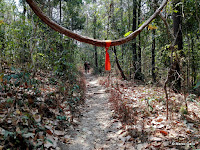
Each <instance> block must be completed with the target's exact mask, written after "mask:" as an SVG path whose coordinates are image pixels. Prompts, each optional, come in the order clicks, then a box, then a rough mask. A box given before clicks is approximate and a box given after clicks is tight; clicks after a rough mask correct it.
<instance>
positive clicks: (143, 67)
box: [0, 0, 200, 147]
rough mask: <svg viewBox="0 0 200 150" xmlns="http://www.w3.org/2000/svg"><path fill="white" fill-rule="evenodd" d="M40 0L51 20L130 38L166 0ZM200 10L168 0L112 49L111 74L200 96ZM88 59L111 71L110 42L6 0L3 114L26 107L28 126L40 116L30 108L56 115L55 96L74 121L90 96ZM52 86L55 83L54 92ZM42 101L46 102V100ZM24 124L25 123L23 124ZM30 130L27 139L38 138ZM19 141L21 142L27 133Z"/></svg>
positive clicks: (0, 49)
mask: <svg viewBox="0 0 200 150" xmlns="http://www.w3.org/2000/svg"><path fill="white" fill-rule="evenodd" d="M36 2H37V3H38V5H39V7H40V8H41V9H42V11H44V13H45V14H46V15H47V16H48V17H50V18H51V19H52V20H53V21H55V22H56V23H58V24H60V25H62V26H63V27H65V28H67V29H69V30H71V31H73V32H75V33H79V34H81V35H84V36H88V37H92V38H95V39H102V40H116V39H119V38H122V37H127V36H129V34H131V33H132V32H133V31H135V30H136V29H137V28H138V27H140V26H141V25H142V24H143V23H144V22H145V21H146V20H147V19H148V18H149V17H150V16H151V15H152V14H153V13H154V12H155V10H156V9H157V8H158V7H159V5H160V4H161V2H162V1H161V0H36ZM199 8H200V1H198V0H169V2H168V4H167V6H166V7H165V8H164V9H163V10H162V11H161V12H160V14H159V16H157V17H156V19H154V20H153V21H152V22H151V23H150V24H149V25H148V27H147V28H145V29H144V30H143V31H142V32H141V33H140V34H139V35H138V36H137V37H136V38H135V39H134V40H132V41H130V42H128V43H126V44H123V45H120V46H114V47H110V50H109V54H110V59H111V65H112V70H111V76H113V77H114V76H115V77H116V76H117V77H119V78H121V79H122V80H123V79H125V80H129V81H130V80H136V81H141V82H142V83H143V84H145V85H156V86H164V87H165V89H166V86H167V87H170V88H171V89H172V90H173V91H174V92H176V93H183V94H186V93H193V94H196V95H197V96H199V95H200V10H199ZM85 61H88V62H90V65H91V68H92V70H93V73H94V74H98V75H107V74H108V73H107V72H106V71H104V62H105V49H104V48H102V47H96V46H93V45H89V44H85V43H80V42H78V41H76V40H74V39H71V38H68V37H67V36H64V35H62V34H59V33H58V32H56V31H54V30H52V29H51V28H49V27H48V26H47V25H46V24H44V23H43V22H42V21H41V20H40V19H39V18H38V17H37V16H36V15H35V14H34V12H33V11H32V10H31V8H30V7H29V5H28V4H27V3H26V1H25V0H20V1H19V4H16V1H15V0H0V101H1V104H0V108H2V110H4V109H5V111H4V112H3V111H2V112H0V113H1V115H5V112H6V114H7V115H6V116H5V117H1V119H2V120H3V121H4V120H7V119H8V120H9V119H10V118H12V117H13V116H12V114H13V112H15V114H16V115H20V114H21V113H22V112H23V114H25V115H24V116H25V117H24V120H25V122H26V124H27V125H31V124H34V123H35V122H34V121H33V119H30V118H31V117H33V118H35V120H37V119H38V118H37V117H38V116H37V115H36V116H31V115H32V112H31V111H32V108H40V109H39V112H40V113H42V114H43V116H51V117H52V116H54V117H55V114H56V113H55V114H54V113H52V112H51V111H49V109H48V108H49V107H54V106H53V104H54V101H56V104H57V105H56V108H58V111H59V113H60V114H61V115H57V119H58V120H64V121H67V119H66V118H65V117H64V116H63V115H62V108H63V106H62V104H63V103H64V104H67V105H68V109H69V112H70V115H71V117H70V120H73V117H74V116H75V114H77V113H78V110H77V107H78V106H79V105H80V103H82V102H83V101H84V98H85V89H86V87H85V79H84V75H83V64H84V62H85ZM47 88H48V90H49V89H50V90H49V91H48V92H47V91H46V89H47ZM45 92H46V93H45ZM44 94H45V96H43V98H41V95H44ZM166 94H167V93H166ZM58 99H59V101H58ZM41 101H45V105H43V103H40V102H41ZM9 105H11V106H13V107H11V108H10V107H9ZM27 105H28V106H30V108H31V109H30V110H28V108H27ZM46 105H48V107H46ZM22 107H23V111H22V110H21V109H22ZM0 111H1V110H0ZM24 111H25V112H26V113H24ZM75 112H76V113H75ZM28 114H29V115H28ZM30 114H31V115H30ZM20 116H22V114H21V115H20ZM11 120H12V119H11ZM24 120H23V119H22V122H24ZM3 121H1V122H0V124H1V126H2V127H4V128H7V126H8V125H9V122H8V123H5V122H3ZM12 122H13V120H12ZM36 122H37V121H36ZM13 125H14V124H13ZM23 127H24V126H20V130H22V128H23ZM37 127H38V130H39V131H43V130H44V129H43V127H42V125H41V124H37ZM28 128H29V129H30V126H29V127H28ZM16 130H17V129H16ZM24 132H26V136H27V137H31V136H32V135H31V134H29V132H27V131H24ZM48 132H50V131H49V130H48ZM14 134H15V136H18V135H16V133H15V132H14V131H11V130H10V129H8V131H7V132H6V136H5V134H4V137H3V139H0V140H1V141H4V142H5V143H7V145H9V144H8V143H9V142H8V141H14ZM8 138H9V139H8ZM5 139H7V142H6V140H5ZM18 139H19V141H20V142H22V143H23V140H21V137H18ZM43 140H45V139H43ZM22 143H20V144H22ZM38 144H40V143H39V142H38ZM8 147H9V146H8Z"/></svg>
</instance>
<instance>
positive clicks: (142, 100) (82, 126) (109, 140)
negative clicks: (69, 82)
mask: <svg viewBox="0 0 200 150" xmlns="http://www.w3.org/2000/svg"><path fill="white" fill-rule="evenodd" d="M86 78H87V96H86V101H85V105H83V107H82V108H81V113H82V117H81V120H80V122H79V123H78V126H77V127H75V128H74V130H71V132H69V135H70V139H71V140H70V142H69V145H68V147H67V148H66V147H64V148H62V149H63V150H64V149H69V150H95V149H96V150H114V149H116V150H125V149H131V150H134V149H135V150H143V149H152V150H153V149H162V150H165V149H166V150H167V149H173V150H175V149H184V150H185V149H188V150H189V149H199V148H200V141H199V139H200V138H199V136H200V131H199V129H200V114H199V110H200V107H199V104H197V103H196V101H195V100H193V101H192V100H191V101H189V100H188V110H189V114H188V115H186V114H184V110H185V109H184V106H183V105H182V104H184V103H183V96H182V95H180V94H175V93H173V92H172V91H170V93H169V97H170V105H169V108H170V111H169V114H170V115H169V119H168V120H166V108H165V105H166V102H165V98H164V96H165V95H164V90H163V88H162V87H151V86H150V87H149V86H145V85H137V84H136V83H130V82H127V81H121V80H118V79H117V78H110V79H108V78H107V77H102V78H97V77H95V76H92V75H90V74H88V75H86ZM102 85H103V86H102ZM191 99H192V98H191Z"/></svg>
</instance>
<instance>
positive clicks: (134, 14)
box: [132, 0, 137, 71]
mask: <svg viewBox="0 0 200 150" xmlns="http://www.w3.org/2000/svg"><path fill="white" fill-rule="evenodd" d="M136 12H137V1H136V0H133V26H132V31H135V30H136V26H137V18H136ZM132 50H133V67H134V71H136V70H137V66H136V61H137V52H136V39H134V40H133V43H132Z"/></svg>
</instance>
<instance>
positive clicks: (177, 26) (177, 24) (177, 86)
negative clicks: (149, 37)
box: [173, 0, 183, 92]
mask: <svg viewBox="0 0 200 150" xmlns="http://www.w3.org/2000/svg"><path fill="white" fill-rule="evenodd" d="M179 2H180V0H174V2H173V6H174V9H175V10H177V12H174V13H173V30H174V36H175V37H176V39H175V40H176V41H175V45H178V50H182V49H183V39H182V28H181V26H182V17H181V15H182V14H181V5H177V4H178V3H179ZM173 66H174V67H175V70H176V72H175V83H174V87H173V90H174V91H176V92H180V90H181V78H180V74H181V69H180V62H179V60H177V59H175V60H174V65H173Z"/></svg>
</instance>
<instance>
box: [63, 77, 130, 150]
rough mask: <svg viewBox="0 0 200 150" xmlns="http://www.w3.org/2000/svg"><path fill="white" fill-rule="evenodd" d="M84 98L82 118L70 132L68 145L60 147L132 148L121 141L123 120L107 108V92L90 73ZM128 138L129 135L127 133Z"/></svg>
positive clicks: (81, 149)
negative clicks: (115, 117)
mask: <svg viewBox="0 0 200 150" xmlns="http://www.w3.org/2000/svg"><path fill="white" fill-rule="evenodd" d="M86 79H87V93H86V101H85V104H84V105H83V107H82V108H81V114H82V117H81V121H80V123H79V124H78V126H77V127H76V128H75V129H74V130H72V131H71V132H70V136H71V140H70V144H69V146H68V147H67V148H66V147H65V146H63V147H62V149H63V150H64V149H69V150H94V149H97V150H98V149H99V150H105V149H109V150H117V149H126V148H128V149H129V148H130V149H132V144H131V143H126V144H124V142H125V141H121V140H120V137H122V136H121V135H120V133H121V130H120V129H122V124H121V122H120V121H119V120H117V119H114V118H113V116H114V114H113V113H114V111H113V110H111V108H110V103H109V94H108V93H106V91H105V88H104V87H103V86H101V85H99V83H98V78H96V77H95V76H92V75H91V74H87V75H86ZM129 138H131V137H130V136H129Z"/></svg>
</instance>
